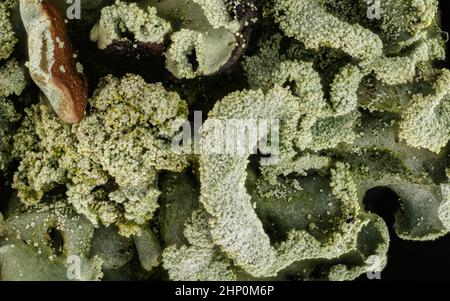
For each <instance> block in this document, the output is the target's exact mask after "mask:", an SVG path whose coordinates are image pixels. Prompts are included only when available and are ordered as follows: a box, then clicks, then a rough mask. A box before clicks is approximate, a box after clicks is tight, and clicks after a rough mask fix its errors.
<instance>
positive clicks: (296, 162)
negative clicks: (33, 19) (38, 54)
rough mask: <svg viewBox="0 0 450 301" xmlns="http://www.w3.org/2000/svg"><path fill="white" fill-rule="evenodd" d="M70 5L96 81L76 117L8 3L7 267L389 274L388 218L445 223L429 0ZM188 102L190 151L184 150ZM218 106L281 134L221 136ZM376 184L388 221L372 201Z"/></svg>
mask: <svg viewBox="0 0 450 301" xmlns="http://www.w3.org/2000/svg"><path fill="white" fill-rule="evenodd" d="M43 1H51V0H43ZM58 5H59V8H60V10H61V11H62V12H64V11H65V10H66V9H67V8H68V7H67V6H65V5H64V4H61V3H59V4H58ZM81 14H82V15H83V16H84V18H85V19H84V22H77V21H70V20H69V21H68V22H67V27H68V34H69V36H70V37H71V39H72V43H73V44H74V45H73V46H74V49H75V50H76V53H74V57H77V59H78V60H79V61H80V62H81V63H82V64H83V67H84V73H85V74H86V77H87V80H88V83H89V87H90V90H91V91H90V95H89V101H88V106H87V109H86V113H85V116H84V118H83V119H82V121H81V122H79V123H78V124H73V125H69V124H65V123H64V122H63V121H61V120H60V119H59V118H58V116H57V114H55V112H54V111H53V109H52V107H51V106H49V104H48V100H47V99H46V98H45V95H44V94H43V93H42V92H41V91H40V90H39V88H37V87H36V86H35V85H34V84H33V83H32V82H31V81H30V80H29V76H28V74H27V73H28V69H27V67H28V64H27V60H28V58H27V54H26V47H27V45H26V37H22V35H23V30H21V26H22V24H21V23H20V12H19V1H11V0H10V1H3V2H1V3H0V195H1V198H0V210H1V211H0V212H1V213H0V279H1V280H102V279H103V280H161V279H163V280H286V279H291V280H353V279H356V278H358V277H359V276H361V275H363V274H365V273H378V272H382V270H383V269H384V268H385V266H386V265H387V264H388V254H389V253H388V250H389V240H390V235H396V236H398V237H400V238H401V239H404V240H412V241H429V240H436V239H438V238H441V237H443V236H445V235H447V234H448V233H449V232H450V182H449V177H450V164H449V162H450V160H449V139H450V70H448V69H446V68H445V60H446V51H445V47H446V42H447V40H448V34H447V33H446V32H444V29H442V28H440V19H441V17H440V16H441V14H440V11H439V2H438V1H437V0H420V1H419V0H411V1H400V0H384V1H381V2H380V4H379V6H378V7H377V6H376V4H375V6H373V4H372V5H371V4H367V2H366V1H363V0H361V1H354V0H341V1H335V0H272V1H268V0H267V1H266V0H265V1H252V0H213V1H205V0H158V1H153V0H141V1H125V0H124V1H120V0H117V1H107V0H97V1H91V0H82V1H81ZM81 23H82V24H81ZM42 62H44V63H45V58H43V60H42V61H41V63H42ZM149 66H151V67H149ZM79 67H80V68H81V65H80V66H79ZM196 111H202V113H203V122H202V126H201V129H200V131H199V132H198V133H194V132H189V133H190V135H192V136H195V135H196V134H198V135H200V141H197V142H199V143H200V144H201V147H200V149H201V150H200V151H198V150H197V151H195V150H194V148H195V147H191V145H190V142H192V141H193V140H194V139H193V137H189V139H187V140H184V143H183V145H182V150H183V151H179V150H180V149H179V148H177V150H178V151H175V148H174V143H173V141H174V140H176V139H178V138H179V135H180V132H181V131H182V129H185V128H186V126H190V125H191V124H194V123H195V122H194V116H196V114H197V112H196ZM217 120H223V121H225V120H256V121H262V120H277V121H278V125H279V126H278V129H277V132H276V133H274V132H271V131H270V130H269V129H265V130H264V129H262V130H261V131H260V132H263V133H265V134H267V136H270V137H269V138H275V136H276V138H277V139H276V140H277V142H278V144H277V145H276V146H277V148H276V149H275V148H274V145H271V147H270V149H271V150H272V151H273V153H270V152H269V153H268V152H267V149H263V147H261V143H259V142H261V141H258V139H262V138H258V139H249V141H247V144H248V145H247V146H248V147H246V148H245V150H243V151H242V152H240V153H227V152H220V151H219V152H218V151H217V145H221V143H222V142H223V138H224V136H226V135H227V134H230V133H224V131H225V129H224V128H220V127H218V126H217ZM197 130H198V129H197ZM246 133H247V132H246V131H240V130H239V129H237V128H233V129H232V130H231V136H233V137H235V138H237V140H245V139H246V137H247V136H246ZM269 140H270V139H269ZM252 150H253V151H252ZM268 157H270V158H271V159H270V160H267V159H268ZM263 162H265V163H266V164H263ZM267 162H269V164H267ZM381 190H382V191H385V192H389V194H390V195H392V197H391V199H389V200H386V199H383V198H381V197H378V198H375V199H370V198H369V196H370V195H373V192H376V191H381ZM387 201H389V202H394V203H396V204H397V205H398V209H397V210H396V212H392V214H393V215H394V216H395V222H394V223H393V224H390V223H387V222H386V220H385V219H384V218H385V217H384V216H383V218H382V217H381V216H380V215H377V214H376V212H377V208H379V207H377V206H379V205H380V203H382V202H387ZM390 227H392V231H389V228H390ZM405 251H406V250H405ZM74 267H75V268H74Z"/></svg>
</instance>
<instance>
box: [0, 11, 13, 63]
mask: <svg viewBox="0 0 450 301" xmlns="http://www.w3.org/2000/svg"><path fill="white" fill-rule="evenodd" d="M9 18H10V13H9V4H8V2H2V3H0V60H3V59H7V58H8V57H9V56H10V55H11V54H12V52H13V51H14V46H15V45H16V43H17V38H16V37H15V35H14V31H13V28H12V25H11V22H10V20H9Z"/></svg>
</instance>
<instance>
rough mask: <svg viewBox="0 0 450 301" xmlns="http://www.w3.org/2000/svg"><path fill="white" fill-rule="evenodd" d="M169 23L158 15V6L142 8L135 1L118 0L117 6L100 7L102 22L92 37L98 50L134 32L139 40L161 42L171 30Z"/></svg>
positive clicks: (136, 39) (124, 38)
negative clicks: (124, 0) (123, 0)
mask: <svg viewBox="0 0 450 301" xmlns="http://www.w3.org/2000/svg"><path fill="white" fill-rule="evenodd" d="M170 30H171V26H170V23H169V22H167V21H165V20H163V19H161V18H159V17H158V16H157V11H156V8H154V7H150V6H149V7H148V8H147V10H146V11H145V10H142V9H140V8H139V7H138V6H137V4H136V3H130V4H127V3H125V2H121V1H119V0H117V1H116V2H115V4H114V5H111V6H107V7H105V8H103V9H102V10H101V17H100V21H99V22H98V23H97V24H96V25H95V26H94V28H93V29H92V31H91V40H92V41H93V42H97V44H98V48H99V49H105V48H106V47H108V46H110V45H111V44H113V43H115V42H122V41H124V40H127V38H126V37H124V36H126V35H127V34H129V33H131V34H132V35H133V36H134V39H135V41H131V42H140V43H151V44H162V43H164V38H165V36H166V35H167V34H168V33H169V32H170Z"/></svg>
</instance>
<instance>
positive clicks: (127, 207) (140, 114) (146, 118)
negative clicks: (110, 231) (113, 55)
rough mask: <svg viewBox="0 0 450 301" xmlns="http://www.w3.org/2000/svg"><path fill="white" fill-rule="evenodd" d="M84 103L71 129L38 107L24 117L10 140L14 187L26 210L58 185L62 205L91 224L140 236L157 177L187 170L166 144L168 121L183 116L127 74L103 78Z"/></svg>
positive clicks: (160, 93)
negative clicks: (86, 108) (63, 194)
mask: <svg viewBox="0 0 450 301" xmlns="http://www.w3.org/2000/svg"><path fill="white" fill-rule="evenodd" d="M90 103H91V114H89V115H88V116H86V118H85V119H84V120H83V122H81V123H80V124H79V125H76V126H73V127H71V126H67V125H64V124H62V123H61V122H60V121H59V120H58V119H57V118H56V117H54V116H53V115H52V114H51V112H50V111H49V109H48V107H47V106H45V105H35V106H33V107H32V108H31V109H29V110H28V111H27V117H26V118H25V120H24V122H23V124H22V127H21V128H20V129H19V131H18V133H17V134H16V136H15V138H14V139H15V149H14V154H15V156H16V157H17V158H18V159H20V166H19V169H18V171H17V172H16V174H15V176H14V185H13V186H14V187H15V188H16V189H18V193H19V197H20V198H21V200H22V201H23V202H24V203H26V204H29V205H32V204H36V203H38V202H40V200H41V199H42V197H43V196H44V195H45V193H47V192H48V191H50V190H51V189H52V188H54V187H55V186H56V185H58V184H59V185H65V186H66V188H67V196H68V201H69V203H71V204H72V205H73V206H74V207H75V209H76V210H77V212H79V213H82V214H84V215H86V216H87V217H88V218H89V220H90V221H91V222H92V223H94V224H95V225H97V224H99V223H102V224H105V225H109V224H113V223H115V224H117V225H118V226H119V230H120V232H121V233H122V234H124V235H130V234H133V233H136V232H139V228H138V227H137V225H139V224H143V223H144V222H146V221H148V220H149V219H150V218H151V217H152V215H153V213H154V211H155V210H156V208H157V207H158V204H157V198H158V195H159V191H158V189H157V187H156V184H157V171H158V170H173V171H181V170H182V169H183V168H184V166H185V164H186V161H185V158H184V157H182V156H179V155H176V154H173V153H172V152H171V151H170V143H168V142H166V139H167V138H170V137H171V136H173V134H174V133H173V130H172V126H173V121H175V120H176V119H177V118H183V117H185V116H186V114H187V111H186V104H185V102H184V101H182V100H181V99H180V98H179V97H178V95H177V94H175V93H173V92H167V91H165V90H164V88H163V87H162V86H161V85H150V84H147V83H145V81H144V80H143V79H142V78H140V77H138V76H133V75H128V76H126V77H124V78H122V79H121V80H118V79H116V78H114V77H112V76H109V77H106V78H104V79H103V81H102V83H101V84H100V87H99V89H98V90H97V92H96V94H95V95H94V97H93V98H92V99H91V102H90ZM149 125H151V126H152V127H149ZM156 129H157V130H156Z"/></svg>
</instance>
